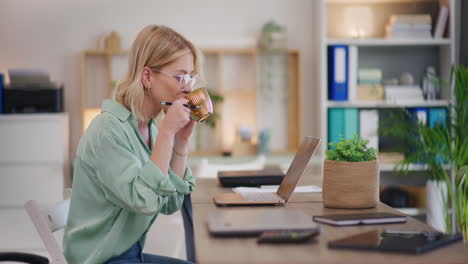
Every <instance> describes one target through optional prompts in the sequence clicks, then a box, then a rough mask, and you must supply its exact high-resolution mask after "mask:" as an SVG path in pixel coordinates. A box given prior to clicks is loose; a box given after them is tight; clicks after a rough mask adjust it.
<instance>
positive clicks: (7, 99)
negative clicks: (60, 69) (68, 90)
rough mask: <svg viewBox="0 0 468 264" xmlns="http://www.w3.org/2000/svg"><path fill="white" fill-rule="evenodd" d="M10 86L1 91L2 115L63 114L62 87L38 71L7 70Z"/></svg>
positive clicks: (47, 75) (46, 74) (44, 73)
mask: <svg viewBox="0 0 468 264" xmlns="http://www.w3.org/2000/svg"><path fill="white" fill-rule="evenodd" d="M8 74H9V76H10V85H9V86H7V87H5V89H4V90H3V110H4V111H3V112H4V113H49V112H63V85H59V84H56V83H53V82H51V81H50V79H49V74H48V73H46V72H43V71H40V70H9V71H8Z"/></svg>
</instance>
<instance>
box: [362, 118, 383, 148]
mask: <svg viewBox="0 0 468 264" xmlns="http://www.w3.org/2000/svg"><path fill="white" fill-rule="evenodd" d="M378 126H379V113H378V111H377V110H360V111H359V135H360V136H361V137H363V138H366V139H368V140H369V144H368V146H370V147H373V148H375V149H379V135H378Z"/></svg>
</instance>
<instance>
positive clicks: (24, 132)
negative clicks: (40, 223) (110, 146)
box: [0, 113, 71, 256]
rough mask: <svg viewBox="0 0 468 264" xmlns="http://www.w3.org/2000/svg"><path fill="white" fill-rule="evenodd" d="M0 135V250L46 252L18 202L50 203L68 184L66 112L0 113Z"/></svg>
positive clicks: (60, 196)
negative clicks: (35, 201)
mask: <svg viewBox="0 0 468 264" xmlns="http://www.w3.org/2000/svg"><path fill="white" fill-rule="evenodd" d="M0 135H1V136H0V146H2V147H1V148H0V182H1V183H0V234H2V235H1V236H0V251H19V252H31V253H37V254H40V255H43V256H47V251H46V249H45V247H44V245H43V243H42V241H41V239H40V238H39V235H38V234H37V232H36V230H35V228H34V225H33V223H32V222H31V220H30V219H29V216H28V214H27V213H26V211H25V210H24V207H23V205H24V203H25V202H26V201H28V200H37V201H38V202H39V203H41V204H44V205H52V204H54V203H56V202H57V201H61V200H63V197H62V192H63V189H64V187H65V186H70V183H71V182H70V178H69V175H68V174H69V173H68V170H69V160H68V151H69V150H68V141H69V140H68V135H69V133H68V114H66V113H58V114H12V115H0ZM57 236H58V239H60V234H58V235H57ZM59 241H61V240H59Z"/></svg>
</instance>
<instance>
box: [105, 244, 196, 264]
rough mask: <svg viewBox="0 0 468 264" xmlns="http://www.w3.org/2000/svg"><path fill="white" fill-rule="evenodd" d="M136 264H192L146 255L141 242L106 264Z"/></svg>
mask: <svg viewBox="0 0 468 264" xmlns="http://www.w3.org/2000/svg"><path fill="white" fill-rule="evenodd" d="M134 263H148V264H159V263H161V264H191V263H192V262H188V261H185V260H181V259H175V258H170V257H165V256H158V255H152V254H144V253H143V252H142V250H141V244H140V241H138V242H137V243H136V244H135V245H133V246H132V247H131V248H130V249H128V250H127V251H125V252H124V253H123V254H122V255H120V256H118V257H114V258H111V259H109V260H108V261H107V262H106V264H134Z"/></svg>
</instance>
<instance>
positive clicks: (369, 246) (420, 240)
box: [328, 230, 463, 254]
mask: <svg viewBox="0 0 468 264" xmlns="http://www.w3.org/2000/svg"><path fill="white" fill-rule="evenodd" d="M462 237H463V236H462V235H461V234H454V235H451V234H444V233H440V232H418V231H416V232H411V231H391V230H383V231H381V230H373V231H368V232H365V233H361V234H357V235H353V236H349V237H345V238H342V239H338V240H335V241H331V242H329V243H328V247H329V248H344V249H362V250H377V251H390V252H399V253H407V254H420V253H424V252H427V251H430V250H432V249H435V248H438V247H441V246H445V245H448V244H451V243H454V242H457V241H459V240H461V239H462Z"/></svg>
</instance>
